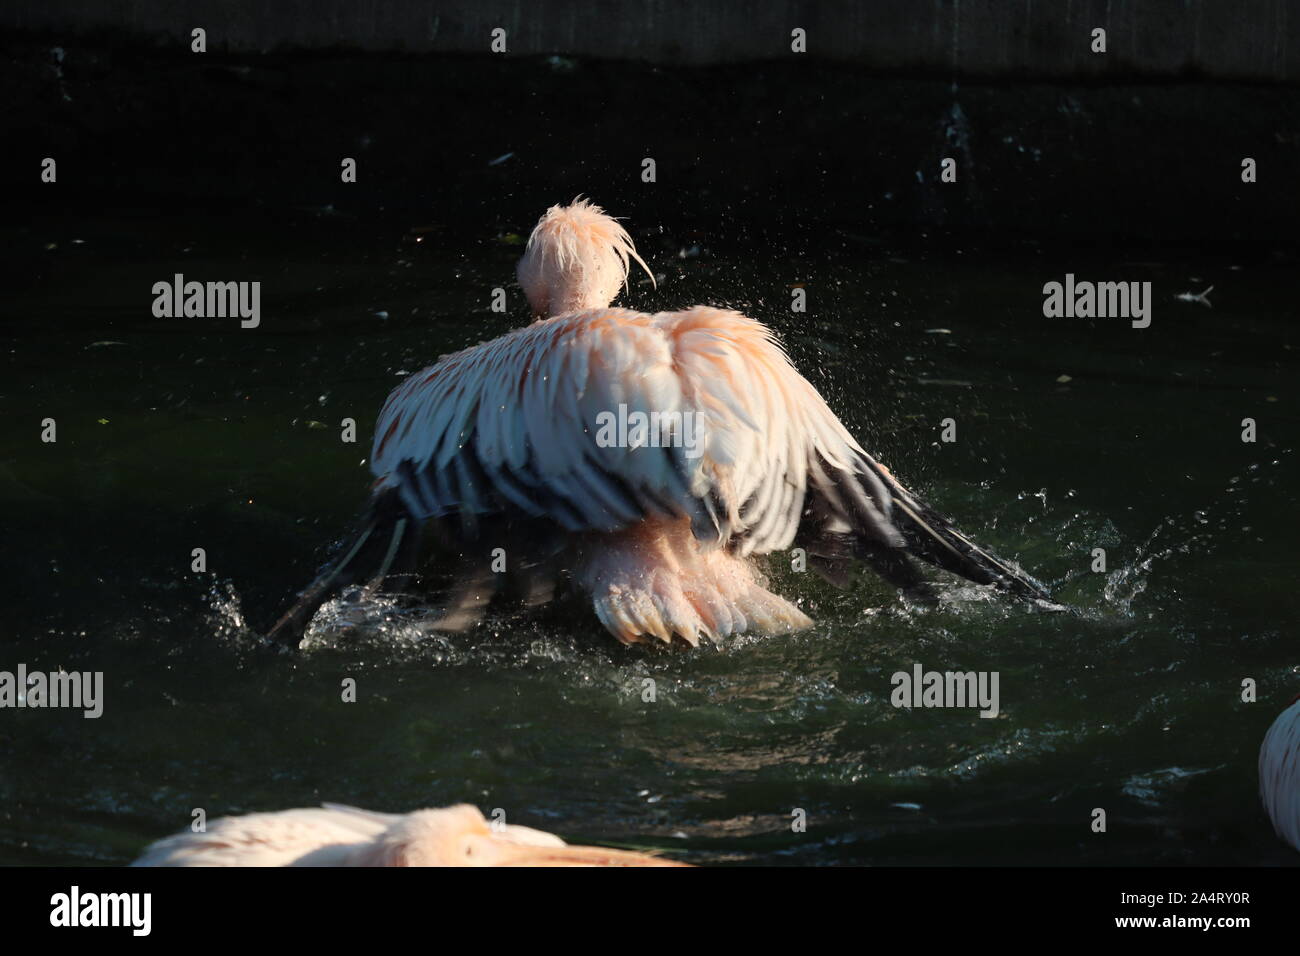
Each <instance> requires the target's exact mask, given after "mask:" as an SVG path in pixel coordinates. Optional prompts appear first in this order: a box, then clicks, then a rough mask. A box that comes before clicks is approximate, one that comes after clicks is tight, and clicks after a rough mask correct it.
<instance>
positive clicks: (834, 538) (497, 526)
mask: <svg viewBox="0 0 1300 956" xmlns="http://www.w3.org/2000/svg"><path fill="white" fill-rule="evenodd" d="M631 260H635V261H636V262H637V263H638V264H639V265H640V266H641V267H642V268H643V269H645V270H646V272H647V273H649V272H650V270H649V267H647V266H646V264H645V262H644V261H643V260H642V259H641V257H640V256H639V255H637V252H636V248H635V247H634V245H633V243H632V239H631V237H630V236H629V235H628V234H627V232H626V231H625V230H624V229H623V227H622V226H620V225H619V224H618V223H617V222H616V221H615V220H614V219H612V218H611V217H609V216H607V215H605V213H604V212H603V210H601V209H600V207H598V206H595V205H592V204H591V203H589V202H586V201H584V200H581V199H579V200H575V201H574V203H573V204H572V205H569V206H567V207H566V206H552V207H551V208H550V209H549V210H547V212H546V214H545V215H544V216H543V217H542V219H541V221H540V222H539V223H538V224H537V227H536V228H535V229H534V230H533V232H532V235H531V236H530V237H529V239H528V244H527V246H526V248H525V250H524V254H523V257H522V258H521V259H520V261H519V265H518V269H517V275H518V278H519V284H520V285H521V286H522V287H523V290H524V293H525V295H526V296H527V298H528V302H529V304H530V305H531V306H532V309H533V312H534V315H535V316H536V319H537V320H536V321H534V322H533V324H532V325H529V326H527V327H526V328H521V329H518V330H516V331H514V332H510V333H508V334H506V335H503V336H501V337H500V338H498V339H494V340H493V341H491V342H485V343H483V344H480V345H477V346H475V347H473V348H469V349H465V350H464V351H461V352H457V353H455V354H453V355H445V356H443V357H442V358H441V359H439V361H438V362H437V363H436V364H434V365H431V366H430V367H428V368H426V369H424V370H423V371H421V372H418V373H416V374H414V375H411V376H410V377H409V378H408V379H407V380H406V381H405V383H404V384H402V385H401V386H400V387H399V388H397V389H396V390H394V391H393V392H392V394H391V395H389V396H388V401H387V402H386V403H385V405H384V408H383V410H382V411H381V412H380V415H379V420H378V422H377V424H376V426H375V436H374V445H373V448H372V451H371V457H370V467H371V471H372V472H373V473H374V475H375V478H376V481H375V484H374V492H373V497H372V500H371V507H370V510H369V513H368V516H367V518H366V520H365V522H364V524H363V526H362V528H361V530H360V531H359V532H358V534H357V535H356V537H355V538H354V539H353V540H352V541H351V543H350V545H349V546H348V547H347V548H346V549H345V550H344V553H343V556H342V558H341V559H339V560H338V561H337V562H336V563H335V564H334V565H333V566H332V567H330V568H329V569H328V570H326V571H325V572H324V573H323V574H322V575H321V576H320V577H319V578H318V579H317V580H316V581H315V583H314V584H312V585H311V586H310V587H309V588H308V589H307V590H306V591H304V592H303V593H302V594H301V595H300V597H299V600H298V602H297V603H296V604H295V605H294V606H293V607H292V608H291V609H290V610H289V611H288V612H286V613H285V615H284V616H283V617H282V618H281V619H280V621H279V622H278V623H277V624H276V625H275V627H274V628H273V629H272V631H271V636H272V637H273V638H275V639H277V640H280V641H283V642H285V643H289V644H296V643H297V642H298V641H299V640H300V639H301V636H302V632H303V630H304V629H305V628H306V626H307V624H308V623H309V621H310V618H311V616H312V614H313V613H314V612H315V611H316V609H317V608H318V607H319V606H320V605H321V604H322V603H323V602H324V601H325V600H326V599H327V598H328V597H329V596H330V594H331V593H332V592H333V591H334V590H335V589H336V588H338V587H339V586H340V585H342V584H344V583H348V582H350V581H354V580H357V579H358V578H368V579H369V581H370V585H371V587H378V586H379V585H380V584H382V583H383V581H384V579H385V577H386V576H387V575H388V574H389V572H390V571H398V570H401V571H407V570H409V569H410V568H412V567H413V566H414V563H415V558H416V555H417V552H418V550H419V544H418V539H419V537H420V536H419V534H418V533H417V532H418V531H419V530H421V529H425V528H432V529H434V533H433V534H432V535H431V537H433V538H434V539H435V545H436V546H437V547H439V548H441V549H442V550H444V551H447V552H450V553H452V554H456V555H459V558H460V561H461V564H460V565H458V566H459V567H461V568H462V569H463V571H462V574H461V583H460V585H459V589H458V594H459V596H458V597H457V598H456V599H455V600H454V601H453V603H452V606H451V608H450V609H449V611H448V613H447V615H446V617H445V618H444V620H443V625H444V626H446V627H448V628H458V627H461V626H464V625H465V624H466V623H468V622H469V621H472V620H474V619H476V611H477V609H478V607H479V606H480V605H481V604H482V603H484V602H485V601H486V600H487V599H488V597H490V596H491V595H492V593H493V592H494V591H495V590H497V587H498V584H499V583H503V579H513V580H514V582H515V583H517V584H520V585H522V593H523V594H524V596H525V597H526V598H527V599H528V600H529V601H530V602H532V603H539V602H542V601H545V600H548V599H549V597H550V595H551V592H552V588H553V585H554V583H555V581H556V579H557V577H559V576H561V575H565V576H567V577H569V578H570V579H571V580H572V581H573V582H574V583H575V584H576V585H577V587H578V588H579V589H580V590H581V591H583V592H585V593H586V595H587V596H588V597H589V599H590V600H591V602H592V605H593V607H594V609H595V613H596V616H597V617H598V618H599V619H600V621H601V623H602V624H604V626H605V627H606V628H607V629H608V630H609V631H610V633H611V634H613V635H614V636H615V637H616V638H618V639H619V640H620V641H622V642H624V643H625V644H627V643H633V642H637V641H643V640H653V639H656V638H657V639H658V640H660V641H664V642H671V640H672V639H673V636H674V635H676V636H677V637H680V638H682V639H684V640H685V641H687V642H688V643H690V644H691V645H695V644H697V643H698V640H699V637H700V635H701V634H703V635H705V636H707V637H709V638H710V639H712V640H714V641H720V640H721V639H723V638H725V637H727V636H728V635H731V634H738V633H742V632H745V631H758V632H761V633H774V632H780V631H787V630H795V629H799V628H804V627H808V626H810V625H811V624H812V622H811V621H810V620H809V618H808V617H807V616H806V615H805V614H804V613H803V612H802V611H800V610H799V609H798V608H797V607H795V606H794V605H793V604H791V603H790V602H789V601H787V600H786V599H785V598H783V597H780V596H779V595H776V594H773V593H771V592H769V591H768V590H767V589H766V588H765V586H764V585H765V583H766V582H765V579H764V578H763V576H762V574H761V573H760V571H759V570H758V568H757V567H756V566H755V564H754V563H753V561H752V557H753V556H755V555H763V554H768V553H771V552H774V551H781V550H784V549H787V548H790V547H791V546H792V545H797V546H799V547H802V548H804V549H805V551H806V553H807V555H808V557H809V559H810V563H811V564H812V565H813V567H814V568H815V569H816V570H818V571H819V572H820V573H822V574H823V575H824V576H826V577H828V578H829V579H831V580H832V581H834V582H835V583H837V584H839V585H841V586H843V584H844V583H845V582H846V581H847V576H848V570H849V568H850V566H851V564H852V562H853V561H854V560H858V561H862V562H865V563H866V564H868V565H870V566H872V567H873V568H874V569H875V570H876V571H877V572H878V573H880V574H881V575H882V576H883V577H885V578H886V579H887V580H889V581H890V582H891V583H893V584H895V585H896V586H898V587H900V588H904V589H906V590H909V591H911V592H914V593H919V594H922V595H925V594H928V593H929V592H928V585H927V583H926V581H925V579H924V578H923V577H922V576H921V575H920V573H919V572H918V570H917V568H916V567H915V565H913V564H912V562H911V560H910V559H909V555H914V556H916V557H918V558H921V559H922V560H924V561H928V562H930V563H931V564H934V565H937V566H939V567H940V568H945V569H947V570H949V571H954V572H956V573H957V574H960V575H962V576H964V577H966V578H969V579H970V580H972V581H976V582H979V583H982V584H991V585H996V586H998V587H999V588H1002V589H1004V590H1008V591H1012V592H1014V593H1016V594H1018V595H1021V596H1023V597H1027V598H1046V596H1047V595H1046V593H1045V592H1044V590H1043V589H1042V587H1041V586H1040V585H1039V584H1038V583H1037V582H1036V581H1034V580H1033V579H1032V578H1030V577H1029V576H1028V575H1026V574H1024V573H1023V572H1021V571H1019V570H1018V569H1016V568H1014V567H1011V566H1009V565H1007V564H1006V563H1004V562H1002V561H1000V560H998V559H997V558H995V557H993V556H992V555H991V554H989V553H988V552H987V551H984V550H983V549H981V548H979V547H978V546H976V545H975V544H973V543H972V542H971V541H970V540H968V539H967V538H966V537H964V536H963V535H962V534H961V533H959V532H958V531H957V530H956V529H955V528H953V527H952V525H951V524H950V523H949V522H948V521H946V520H945V519H944V518H942V517H940V516H939V515H938V514H936V513H935V512H934V511H932V510H930V509H929V508H928V507H926V506H925V505H924V504H923V503H921V502H920V501H918V500H917V499H916V498H914V497H913V496H912V495H911V494H909V493H908V492H907V491H906V490H905V489H904V488H903V487H902V486H901V485H900V484H899V483H898V482H897V481H896V480H895V479H894V477H893V476H892V475H891V474H890V472H889V471H888V470H887V469H886V468H885V467H883V466H882V465H880V464H879V463H877V462H876V461H875V460H874V459H873V458H872V457H871V456H870V455H868V454H867V453H866V452H865V451H863V449H862V447H861V446H860V445H859V444H858V443H857V442H856V441H855V440H854V438H853V436H852V435H851V434H849V432H848V430H847V429H846V428H845V427H844V426H843V425H842V424H841V423H840V421H839V419H838V418H836V417H835V414H834V413H833V412H832V411H831V410H830V408H828V407H827V405H826V402H824V401H823V400H822V397H821V396H820V395H819V394H818V393H817V390H816V389H815V388H813V386H812V385H811V384H810V383H809V382H808V381H807V380H806V379H805V378H803V376H801V375H800V374H799V373H798V372H797V371H796V370H795V368H794V366H793V365H792V364H791V363H790V359H789V357H788V356H787V355H786V353H785V351H784V350H783V349H782V348H781V346H780V345H779V344H778V343H777V341H776V339H775V337H774V336H773V334H772V332H771V331H770V330H769V329H767V328H766V327H765V326H763V325H762V324H761V323H759V322H756V321H755V320H753V319H751V318H748V317H746V316H744V315H741V314H740V313H738V312H731V311H728V310H725V309H714V308H709V307H708V306H695V307H693V308H689V309H685V310H684V311H680V312H660V313H657V314H655V315H648V314H645V313H641V312H634V311H631V310H629V309H619V308H612V307H611V305H610V303H611V302H612V301H613V299H614V296H615V295H616V294H617V293H618V291H619V289H620V287H625V286H626V283H627V277H628V271H629V268H630V262H631ZM652 278H653V276H652ZM638 415H644V418H642V419H640V421H641V422H643V423H645V422H648V423H649V426H648V427H646V428H642V429H640V430H638V429H637V428H636V426H635V425H633V426H632V427H628V428H626V429H624V428H621V427H619V428H611V427H610V422H611V421H613V420H614V419H616V418H618V419H619V420H620V422H623V421H625V422H629V423H630V422H634V421H636V420H637V416H638ZM656 424H657V425H658V426H659V427H658V428H657V429H656V427H655V425H656ZM498 549H500V550H498ZM445 563H446V562H445V561H444V564H445ZM494 563H495V566H494ZM503 566H504V567H505V569H506V571H507V573H505V574H502V573H494V572H500V571H501V570H502V567H503Z"/></svg>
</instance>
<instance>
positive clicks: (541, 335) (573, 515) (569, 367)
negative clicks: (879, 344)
mask: <svg viewBox="0 0 1300 956" xmlns="http://www.w3.org/2000/svg"><path fill="white" fill-rule="evenodd" d="M638 423H641V424H644V426H645V427H644V428H638ZM862 455H864V453H863V452H862V449H861V448H859V447H858V446H857V444H856V442H854V440H853V438H852V436H851V435H850V434H849V433H848V431H847V430H846V429H845V428H844V426H843V425H841V424H840V422H839V421H838V420H837V419H836V418H835V416H834V414H832V413H831V411H830V409H829V408H827V406H826V404H825V402H824V401H822V399H821V397H820V396H819V395H818V394H817V391H816V389H814V388H813V387H812V386H811V385H810V384H809V383H808V382H807V381H806V380H804V379H803V378H802V377H801V376H800V375H799V374H798V372H796V371H795V369H794V367H793V366H792V365H791V364H790V362H789V359H788V358H787V356H786V355H785V353H784V351H782V349H781V348H780V346H779V345H778V344H777V343H776V342H775V340H774V339H773V337H772V334H771V332H770V331H769V330H768V329H766V328H765V327H764V326H763V325H761V324H760V323H758V322H755V321H754V320H752V319H749V318H746V317H745V316H743V315H740V314H739V313H736V312H730V311H724V310H720V309H711V308H704V307H697V308H693V309H689V310H687V311H684V312H675V313H660V314H658V315H646V314H643V313H638V312H632V311H628V310H623V309H600V310H594V311H588V312H582V313H576V314H573V315H567V316H560V317H557V318H553V319H549V320H546V321H543V322H537V323H534V324H533V325H531V326H529V327H527V328H525V329H520V330H519V331H517V332H514V333H511V334H509V335H506V336H503V337H502V338H500V339H497V340H495V341H492V342H489V343H486V344H483V345H479V346H477V347H475V348H471V349H467V350H465V351H463V352H459V353H456V354H454V355H450V356H445V357H444V358H443V359H442V360H441V361H439V362H438V363H437V364H436V365H434V366H432V367H430V368H428V369H425V370H424V371H422V372H420V373H418V374H416V375H413V376H411V378H410V379H408V380H407V382H405V383H404V384H403V385H402V386H401V387H400V388H398V389H397V390H395V391H394V392H393V393H392V395H390V396H389V399H388V401H387V403H386V404H385V406H384V408H383V411H382V412H381V413H380V416H379V421H378V423H377V425H376V429H375V441H374V447H373V452H372V455H371V462H372V464H371V467H372V470H373V471H374V473H375V475H376V476H377V478H378V479H379V482H378V488H379V489H384V488H395V489H396V490H397V491H398V492H399V493H400V495H401V497H402V500H403V502H404V503H405V505H406V507H407V508H408V509H409V510H410V511H411V513H412V514H413V515H414V516H416V517H417V518H429V517H444V516H450V515H456V516H458V517H459V518H460V519H461V521H462V522H463V523H464V524H465V526H466V528H467V529H468V530H471V531H472V530H473V528H474V527H475V525H476V518H477V517H478V516H481V515H488V514H495V513H502V512H509V511H511V510H516V511H520V512H523V513H525V514H527V515H529V516H533V517H548V518H550V519H552V520H554V521H556V522H557V523H558V524H559V525H561V526H562V527H563V528H564V529H565V530H567V531H574V532H578V531H616V530H619V529H622V528H625V527H628V526H630V525H632V524H635V523H637V522H639V521H641V520H643V519H644V518H646V517H647V516H650V515H662V516H688V517H689V518H690V519H691V522H692V526H693V528H694V531H695V534H696V536H697V537H699V538H700V539H701V540H704V541H711V542H715V543H717V544H727V543H728V542H730V541H731V540H732V539H733V538H735V539H737V546H738V547H739V549H740V550H741V551H742V552H743V553H749V552H758V553H764V552H767V551H772V550H776V549H780V548H785V547H788V546H789V545H790V543H791V542H792V541H793V539H794V536H795V533H796V531H797V530H798V527H799V523H800V520H801V516H802V514H803V510H804V500H805V496H806V494H807V492H808V488H809V483H810V481H811V482H814V483H816V484H818V485H819V487H823V488H824V489H825V490H826V492H827V493H833V496H832V497H833V504H832V505H830V507H831V508H832V510H835V511H837V512H842V514H843V518H844V520H845V521H846V522H847V523H848V524H849V525H850V526H851V527H852V528H853V529H854V530H855V531H856V532H858V533H865V534H867V535H869V536H870V537H871V538H872V539H873V540H876V541H879V542H880V543H881V544H882V545H886V546H890V547H897V546H899V545H901V543H902V538H901V536H900V534H899V532H898V531H897V529H895V528H894V527H893V525H892V523H891V522H890V520H889V511H890V507H891V503H890V497H889V494H888V492H887V491H886V489H885V487H884V485H883V484H882V483H881V482H880V481H879V480H878V479H877V478H876V476H875V475H874V473H872V472H871V471H870V470H868V469H864V468H859V467H857V465H856V462H857V461H858V460H859V457H860V456H862Z"/></svg>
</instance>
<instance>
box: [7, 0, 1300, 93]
mask: <svg viewBox="0 0 1300 956" xmlns="http://www.w3.org/2000/svg"><path fill="white" fill-rule="evenodd" d="M195 27H202V28H203V29H205V30H206V31H207V37H208V44H209V50H214V51H225V52H232V53H249V52H269V51H272V50H280V49H308V50H312V49H339V48H343V49H357V50H369V51H406V52H426V53H431V52H437V53H486V52H488V50H489V45H490V42H491V33H492V30H493V29H495V28H497V27H500V28H503V29H504V30H505V31H506V43H507V48H508V52H507V53H506V54H505V55H506V56H516V57H517V56H532V55H541V54H553V53H554V54H571V55H575V56H584V57H599V58H606V59H636V60H646V61H650V62H657V63H690V64H715V63H735V62H744V61H750V60H766V59H773V58H786V57H795V56H796V54H794V53H792V52H791V48H790V47H791V30H792V29H794V28H796V27H799V28H802V29H804V30H806V31H807V45H808V53H807V54H806V56H807V57H808V58H818V59H826V60H834V61H841V62H845V61H847V62H852V63H854V64H855V65H858V66H862V67H866V68H869V69H881V70H907V71H920V72H926V73H931V74H939V75H954V76H990V77H996V76H1007V77H1015V76H1034V77H1049V78H1050V77H1059V78H1074V79H1079V78H1097V79H1104V78H1106V77H1112V76H1113V77H1126V78H1133V77H1152V78H1161V77H1164V78H1168V77H1174V76H1183V75H1187V74H1189V73H1190V74H1199V75H1203V76H1206V77H1212V78H1222V79H1235V80H1241V79H1246V80H1259V81H1268V80H1272V81H1289V82H1295V81H1297V80H1300V3H1297V2H1293V0H857V2H854V0H829V2H823V3H810V2H797V0H772V2H758V0H739V2H726V0H653V2H645V3H630V2H616V0H605V2H587V3H577V2H572V0H477V2H469V0H460V2H447V0H444V2H438V0H419V2H417V0H390V2H357V0H315V2H304V0H278V2H277V0H191V2H187V3H177V2H176V0H113V2H106V0H7V2H6V3H4V4H3V5H0V29H8V30H16V31H23V32H39V33H53V34H60V33H66V34H68V35H69V36H73V35H84V34H86V33H87V32H90V31H97V30H113V31H121V32H125V33H127V34H130V35H135V36H141V37H152V38H155V39H158V40H160V41H162V42H167V43H176V44H183V45H185V46H186V47H188V45H189V42H190V31H191V30H192V29H193V28H195ZM1097 27H1101V28H1104V29H1106V31H1107V53H1106V54H1104V55H1101V54H1097V53H1093V52H1092V51H1091V49H1090V44H1091V35H1092V31H1093V29H1094V28H1097Z"/></svg>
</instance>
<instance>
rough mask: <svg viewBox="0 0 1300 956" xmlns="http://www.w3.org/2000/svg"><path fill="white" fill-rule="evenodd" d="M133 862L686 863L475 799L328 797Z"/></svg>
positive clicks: (224, 826)
mask: <svg viewBox="0 0 1300 956" xmlns="http://www.w3.org/2000/svg"><path fill="white" fill-rule="evenodd" d="M132 865H133V866H681V865H684V864H679V863H674V862H673V861H671V860H663V859H660V858H659V857H654V856H648V855H646V854H644V853H632V852H629V851H626V850H609V849H604V848H602V847H589V846H569V845H567V844H566V843H565V842H564V841H563V840H561V839H560V838H559V837H557V836H554V835H552V834H550V833H545V832H543V831H541V830H534V829H531V828H530V827H522V826H515V825H513V824H509V825H503V826H500V827H496V828H494V827H492V826H491V825H489V824H488V822H487V820H485V819H484V817H483V814H481V813H479V811H478V810H477V809H475V808H474V807H472V806H469V805H468V804H460V805H457V806H453V807H445V808H443V809H440V810H417V811H415V812H414V813H407V814H394V813H372V812H371V811H369V810H358V809H357V808H355V807H345V806H340V805H338V804H330V803H327V804H324V805H323V806H321V807H311V808H306V809H299V810H285V811H282V812H279V813H250V814H247V815H245V816H239V817H222V818H220V819H218V820H214V821H212V822H211V823H210V824H208V826H207V829H206V830H205V831H204V832H202V833H194V832H191V831H185V832H182V833H178V834H176V835H175V836H170V837H167V838H166V839H163V840H159V841H158V842H157V843H154V844H152V845H150V846H149V847H148V848H147V849H146V850H145V851H144V853H143V854H142V855H141V857H140V858H139V859H138V860H136V861H135V863H134V864H132Z"/></svg>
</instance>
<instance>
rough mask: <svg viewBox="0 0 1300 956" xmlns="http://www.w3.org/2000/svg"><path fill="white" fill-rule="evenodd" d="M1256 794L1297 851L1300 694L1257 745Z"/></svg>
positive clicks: (1299, 847) (1299, 827)
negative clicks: (1261, 742)
mask: <svg viewBox="0 0 1300 956" xmlns="http://www.w3.org/2000/svg"><path fill="white" fill-rule="evenodd" d="M1259 795H1260V797H1261V798H1263V800H1264V809H1265V810H1267V811H1268V818H1269V819H1270V820H1272V821H1273V829H1274V830H1276V831H1277V835H1278V836H1280V837H1281V838H1282V839H1283V840H1286V842H1287V843H1290V844H1291V845H1292V846H1293V847H1295V848H1296V849H1297V850H1300V697H1297V698H1296V699H1295V700H1293V701H1292V702H1291V706H1290V707H1288V708H1287V709H1286V710H1284V711H1282V713H1281V714H1279V715H1278V718H1277V720H1275V721H1273V726H1272V727H1270V728H1269V729H1268V733H1267V734H1265V735H1264V743H1263V744H1262V745H1260V748H1259Z"/></svg>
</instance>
